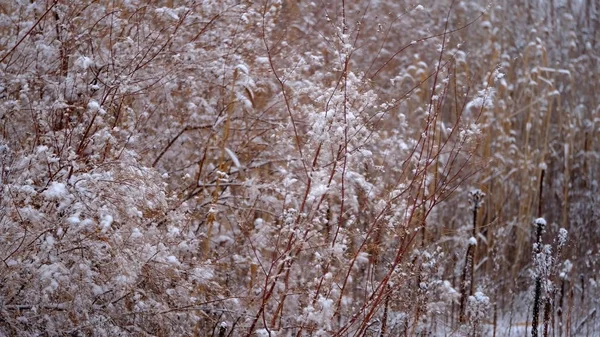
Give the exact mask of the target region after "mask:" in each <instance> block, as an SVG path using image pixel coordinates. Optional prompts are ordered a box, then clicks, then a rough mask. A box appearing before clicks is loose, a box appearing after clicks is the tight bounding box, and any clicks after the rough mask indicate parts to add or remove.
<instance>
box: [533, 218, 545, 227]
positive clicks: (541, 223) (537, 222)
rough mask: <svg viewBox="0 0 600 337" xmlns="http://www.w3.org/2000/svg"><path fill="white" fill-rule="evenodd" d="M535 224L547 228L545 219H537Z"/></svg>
mask: <svg viewBox="0 0 600 337" xmlns="http://www.w3.org/2000/svg"><path fill="white" fill-rule="evenodd" d="M535 224H536V225H537V226H542V227H546V219H544V218H537V219H535Z"/></svg>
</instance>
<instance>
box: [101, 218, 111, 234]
mask: <svg viewBox="0 0 600 337" xmlns="http://www.w3.org/2000/svg"><path fill="white" fill-rule="evenodd" d="M112 223H113V217H112V215H108V214H103V215H102V216H100V227H102V229H101V231H102V233H106V231H108V230H109V229H110V225H112Z"/></svg>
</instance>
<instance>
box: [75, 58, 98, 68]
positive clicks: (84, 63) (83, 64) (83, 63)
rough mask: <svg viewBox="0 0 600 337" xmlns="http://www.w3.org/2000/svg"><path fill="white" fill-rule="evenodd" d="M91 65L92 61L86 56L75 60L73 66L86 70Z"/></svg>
mask: <svg viewBox="0 0 600 337" xmlns="http://www.w3.org/2000/svg"><path fill="white" fill-rule="evenodd" d="M93 64H94V61H92V59H91V58H89V57H87V56H80V57H79V58H77V60H75V66H76V67H78V68H80V69H83V70H86V69H88V68H89V67H91V66H92V65H93Z"/></svg>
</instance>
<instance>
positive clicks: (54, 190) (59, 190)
mask: <svg viewBox="0 0 600 337" xmlns="http://www.w3.org/2000/svg"><path fill="white" fill-rule="evenodd" d="M42 195H43V196H44V197H46V198H48V199H59V198H62V197H64V196H66V195H67V186H66V185H65V184H63V183H57V182H55V181H53V182H52V183H51V184H50V186H48V189H47V190H45V191H44V192H43V193H42Z"/></svg>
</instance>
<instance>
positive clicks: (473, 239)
mask: <svg viewBox="0 0 600 337" xmlns="http://www.w3.org/2000/svg"><path fill="white" fill-rule="evenodd" d="M469 246H477V239H475V238H474V237H472V236H471V238H469Z"/></svg>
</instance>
